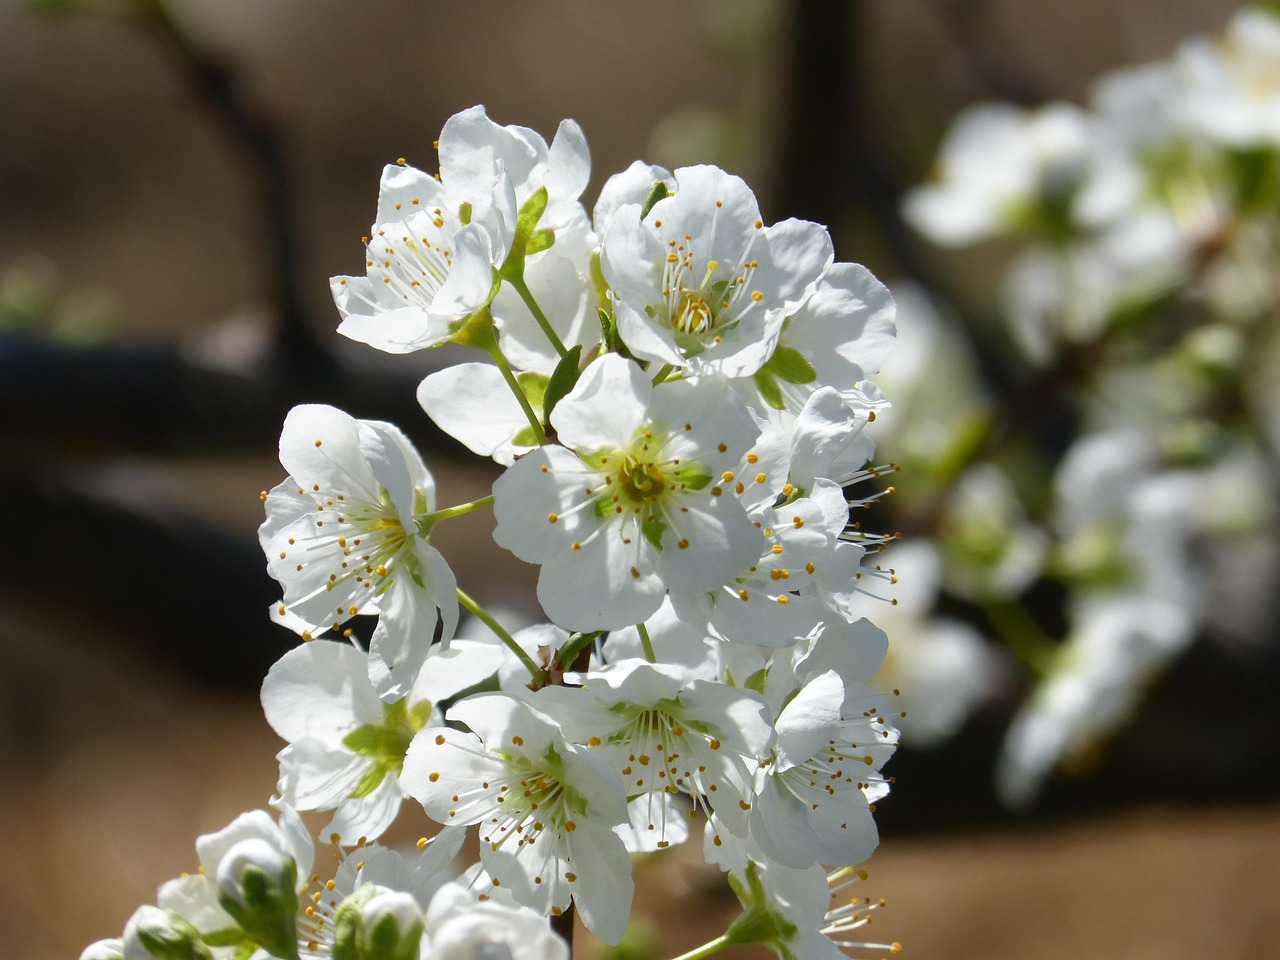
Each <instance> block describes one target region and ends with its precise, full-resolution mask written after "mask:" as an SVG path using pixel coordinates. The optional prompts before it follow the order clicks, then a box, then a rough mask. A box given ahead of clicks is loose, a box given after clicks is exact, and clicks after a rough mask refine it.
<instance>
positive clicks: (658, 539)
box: [640, 513, 667, 553]
mask: <svg viewBox="0 0 1280 960" xmlns="http://www.w3.org/2000/svg"><path fill="white" fill-rule="evenodd" d="M666 529H667V525H666V524H665V523H663V522H662V520H660V519H659V518H658V515H657V514H656V513H642V519H641V520H640V532H641V533H642V534H644V538H645V539H646V540H648V541H649V542H650V543H652V544H653V546H654V548H655V549H656V550H657V551H658V552H659V553H661V552H662V534H663V533H664V532H665V531H666Z"/></svg>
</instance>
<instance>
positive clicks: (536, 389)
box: [516, 370, 551, 413]
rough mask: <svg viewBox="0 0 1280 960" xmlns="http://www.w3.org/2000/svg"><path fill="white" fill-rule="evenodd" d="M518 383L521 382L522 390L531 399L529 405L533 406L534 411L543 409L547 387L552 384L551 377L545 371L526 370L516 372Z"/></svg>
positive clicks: (526, 397) (525, 396) (527, 398)
mask: <svg viewBox="0 0 1280 960" xmlns="http://www.w3.org/2000/svg"><path fill="white" fill-rule="evenodd" d="M516 383H518V384H520V391H521V392H522V393H523V394H524V398H525V399H526V400H528V401H529V406H531V407H533V410H534V413H538V412H539V411H541V410H542V408H543V407H544V406H545V405H546V397H547V389H548V387H549V386H550V384H551V378H550V377H548V376H547V375H546V374H545V373H534V372H533V371H532V370H525V371H523V372H521V373H517V374H516Z"/></svg>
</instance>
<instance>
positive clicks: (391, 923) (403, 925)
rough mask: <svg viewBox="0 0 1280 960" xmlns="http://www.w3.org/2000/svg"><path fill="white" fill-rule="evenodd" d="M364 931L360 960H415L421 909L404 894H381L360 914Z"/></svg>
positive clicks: (374, 897) (421, 924) (389, 892)
mask: <svg viewBox="0 0 1280 960" xmlns="http://www.w3.org/2000/svg"><path fill="white" fill-rule="evenodd" d="M360 922H361V924H362V926H363V927H364V938H363V939H364V951H363V957H362V960H417V957H418V944H419V943H420V942H421V940H422V926H423V923H422V908H421V907H419V906H418V903H417V901H416V900H414V899H413V897H411V896H410V895H409V894H407V893H399V892H396V891H393V890H385V891H381V892H379V893H377V894H376V895H374V896H373V897H372V898H370V900H369V901H368V902H367V903H366V904H365V905H364V907H363V909H361V911H360Z"/></svg>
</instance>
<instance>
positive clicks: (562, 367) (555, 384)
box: [542, 343, 582, 427]
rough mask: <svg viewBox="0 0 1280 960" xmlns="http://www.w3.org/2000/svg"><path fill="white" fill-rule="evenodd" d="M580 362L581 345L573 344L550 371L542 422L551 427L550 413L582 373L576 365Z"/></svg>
mask: <svg viewBox="0 0 1280 960" xmlns="http://www.w3.org/2000/svg"><path fill="white" fill-rule="evenodd" d="M581 361H582V344H580V343H578V344H574V345H573V346H572V347H570V348H569V352H568V353H566V354H565V355H564V356H563V357H561V358H560V362H559V363H557V364H556V368H555V370H553V371H551V379H550V380H548V381H547V385H546V390H545V392H544V393H543V397H542V422H543V423H544V424H546V425H547V426H548V427H550V425H551V411H552V410H554V409H555V408H556V404H557V403H559V402H560V401H561V400H562V399H564V397H565V395H566V394H568V392H569V391H570V390H572V389H573V387H574V384H576V383H577V382H578V376H579V375H580V374H581V373H582V371H581V370H579V369H578V364H579V363H580V362H581Z"/></svg>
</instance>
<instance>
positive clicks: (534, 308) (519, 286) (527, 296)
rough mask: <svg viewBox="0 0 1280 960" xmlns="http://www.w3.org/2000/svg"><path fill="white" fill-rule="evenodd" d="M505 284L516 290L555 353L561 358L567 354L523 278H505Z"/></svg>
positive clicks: (562, 342) (562, 343) (561, 341)
mask: <svg viewBox="0 0 1280 960" xmlns="http://www.w3.org/2000/svg"><path fill="white" fill-rule="evenodd" d="M507 283H509V284H511V286H513V287H515V288H516V293H518V294H520V299H521V300H523V301H524V305H525V306H526V307H528V308H529V312H530V313H532V314H533V319H534V320H536V321H538V326H540V327H541V328H542V332H543V333H545V334H546V335H547V339H548V340H550V341H551V345H552V346H553V347H555V348H556V353H558V354H559V355H560V356H562V357H563V356H564V355H565V354H566V353H568V352H569V351H568V350H567V349H565V345H564V341H563V340H561V339H560V336H559V334H557V333H556V331H555V329H554V328H553V327H552V326H551V321H550V320H548V319H547V315H546V314H545V313H543V312H542V308H541V307H540V306H538V301H537V300H535V299H534V297H533V291H532V290H530V289H529V285H528V284H527V283H525V282H524V277H507Z"/></svg>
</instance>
